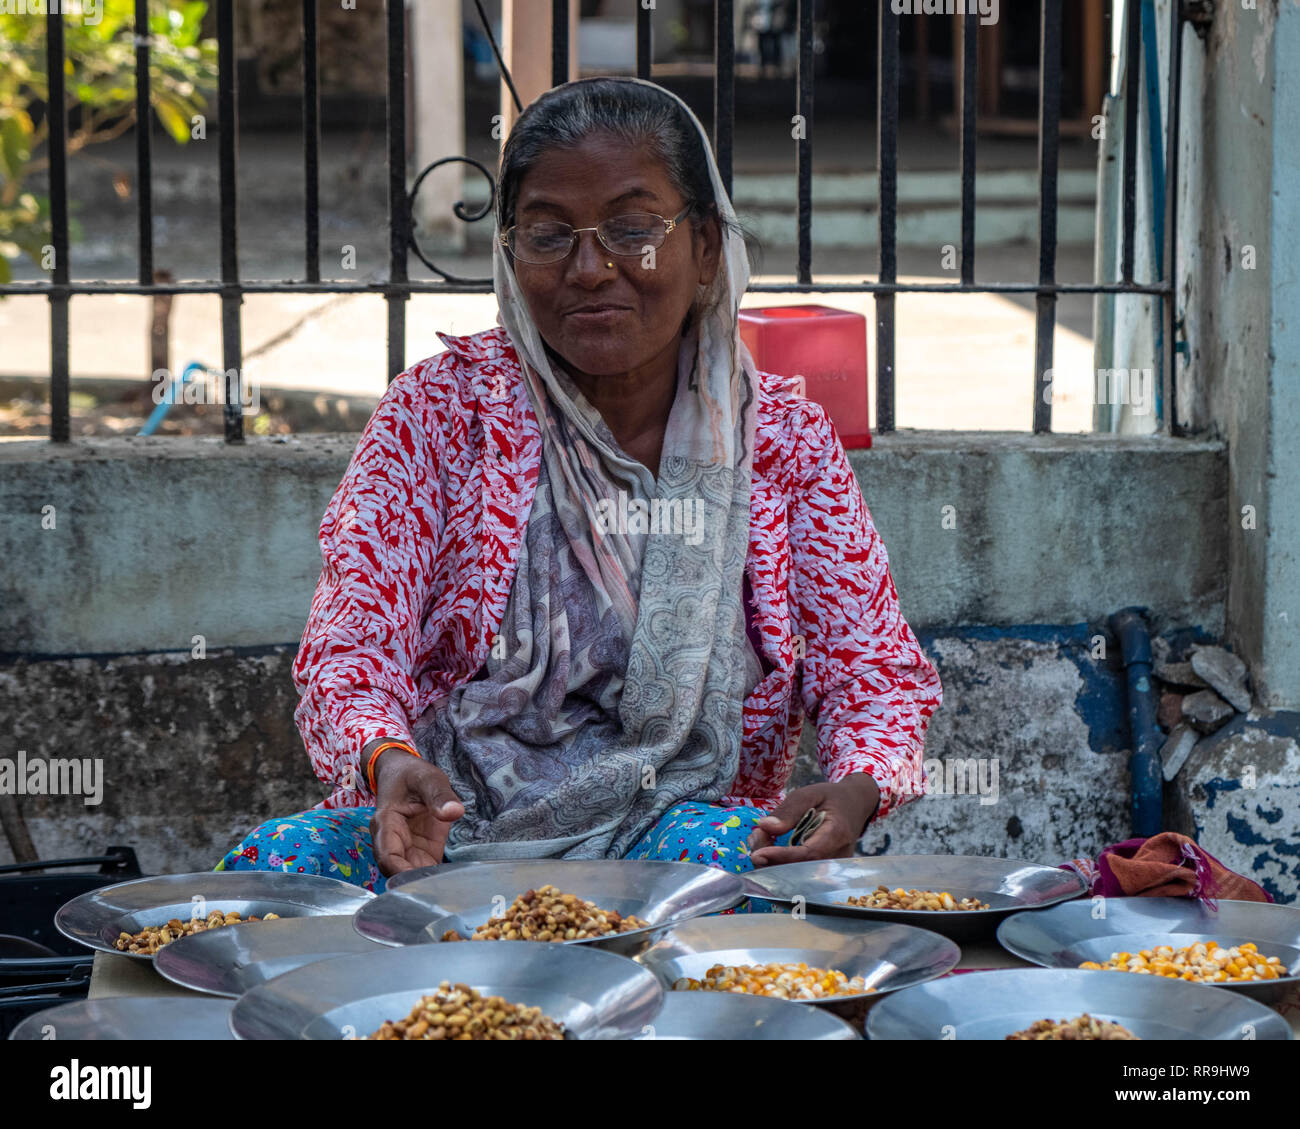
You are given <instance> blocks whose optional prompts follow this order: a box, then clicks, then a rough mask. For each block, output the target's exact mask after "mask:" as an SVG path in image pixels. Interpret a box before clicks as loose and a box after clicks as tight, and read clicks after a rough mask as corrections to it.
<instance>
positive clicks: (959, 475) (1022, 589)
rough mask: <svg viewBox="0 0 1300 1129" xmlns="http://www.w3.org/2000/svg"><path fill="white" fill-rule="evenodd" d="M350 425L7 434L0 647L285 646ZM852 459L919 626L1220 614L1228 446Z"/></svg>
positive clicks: (1117, 442) (0, 526) (982, 436)
mask: <svg viewBox="0 0 1300 1129" xmlns="http://www.w3.org/2000/svg"><path fill="white" fill-rule="evenodd" d="M355 442H356V436H351V435H349V436H307V437H303V438H288V439H287V441H284V442H280V441H277V440H274V439H250V440H249V441H248V443H247V444H245V445H243V446H227V445H225V444H223V443H222V442H221V441H220V440H217V439H212V440H208V439H193V440H183V441H181V440H172V439H156V440H155V439H105V440H85V441H80V442H78V443H77V444H75V445H74V446H72V447H70V448H69V449H67V450H62V451H56V450H53V449H52V448H51V447H50V446H49V445H48V444H46V443H43V442H39V441H30V442H28V441H23V442H14V443H7V444H2V445H0V561H3V562H5V563H4V566H3V568H2V569H0V654H9V655H88V654H122V653H132V652H139V653H147V652H157V651H189V650H190V649H191V647H192V646H193V645H194V638H195V636H202V638H203V644H204V645H205V646H206V647H207V648H209V649H217V648H222V647H267V646H274V645H281V644H295V643H296V642H297V641H298V638H299V637H300V635H301V634H302V627H303V622H304V620H305V618H306V614H307V607H308V603H309V601H310V598H311V592H312V588H313V586H314V584H315V581H316V577H317V576H318V575H319V571H320V556H319V551H318V549H317V546H316V542H315V535H316V527H317V525H318V523H319V520H320V516H321V514H322V512H323V511H324V509H325V505H326V503H327V501H328V500H329V497H330V495H331V493H332V492H333V490H334V489H335V487H336V486H337V484H338V481H339V479H340V478H341V477H342V475H343V472H344V469H345V468H346V465H347V461H348V458H349V456H350V453H351V450H352V447H353V446H354V444H355ZM853 462H854V466H855V468H856V470H857V473H858V477H859V480H860V482H861V484H862V490H863V494H864V496H865V497H866V500H867V504H868V506H869V507H870V508H871V511H872V514H873V516H874V517H875V520H876V522H877V525H878V526H879V528H880V530H881V533H882V535H883V536H884V539H885V544H886V546H887V547H888V550H889V554H890V560H891V562H892V567H893V570H894V576H895V581H896V583H897V585H898V589H899V592H900V596H901V599H902V604H903V610H904V613H905V614H906V615H907V617H908V619H909V621H910V622H911V623H912V624H913V625H914V626H916V627H917V628H930V627H934V628H939V627H950V626H952V625H954V624H961V625H972V624H1002V625H1012V624H1024V623H1046V624H1072V623H1079V622H1084V621H1088V620H1091V619H1096V618H1098V617H1102V616H1105V615H1106V614H1108V613H1110V612H1112V611H1114V610H1116V609H1118V608H1120V607H1123V606H1126V605H1129V604H1139V605H1145V606H1147V607H1149V608H1151V610H1152V612H1153V614H1154V615H1155V616H1156V626H1157V628H1158V629H1159V628H1160V627H1161V625H1162V624H1165V623H1169V624H1173V625H1197V626H1200V627H1202V628H1204V629H1205V630H1206V631H1208V632H1210V633H1211V634H1217V633H1218V632H1219V631H1220V630H1221V628H1222V623H1223V600H1224V590H1223V575H1224V571H1225V564H1226V560H1225V556H1224V538H1223V525H1224V521H1225V520H1226V515H1225V510H1224V507H1225V501H1224V499H1225V496H1226V491H1227V481H1226V475H1225V462H1226V459H1225V453H1224V450H1223V447H1222V445H1220V444H1217V443H1210V442H1201V441H1185V440H1167V439H1159V438H1138V437H1121V436H1084V437H1079V436H1031V435H1001V434H990V433H983V432H977V433H969V434H962V433H952V432H944V433H908V432H899V433H895V434H894V435H891V436H888V437H885V438H882V439H879V440H878V441H877V444H876V446H875V448H873V449H872V450H870V451H862V452H855V453H854V454H853ZM48 507H52V509H49V508H48ZM51 526H52V527H51Z"/></svg>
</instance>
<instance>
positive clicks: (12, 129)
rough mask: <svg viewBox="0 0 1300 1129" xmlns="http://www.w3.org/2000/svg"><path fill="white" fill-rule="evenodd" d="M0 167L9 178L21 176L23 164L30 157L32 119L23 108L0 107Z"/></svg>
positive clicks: (16, 178)
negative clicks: (9, 109) (6, 109)
mask: <svg viewBox="0 0 1300 1129" xmlns="http://www.w3.org/2000/svg"><path fill="white" fill-rule="evenodd" d="M0 114H3V115H4V116H3V117H0V168H2V169H3V170H4V174H5V177H6V178H7V179H9V180H20V179H21V178H22V172H23V165H25V164H26V163H27V162H28V161H29V160H31V157H32V149H31V134H32V119H31V118H30V117H28V116H27V114H26V112H25V111H23V110H12V111H9V112H7V113H6V112H5V111H4V110H3V109H0Z"/></svg>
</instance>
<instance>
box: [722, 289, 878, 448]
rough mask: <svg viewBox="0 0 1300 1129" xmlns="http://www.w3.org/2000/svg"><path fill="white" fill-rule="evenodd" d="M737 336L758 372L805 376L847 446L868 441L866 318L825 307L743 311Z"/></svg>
mask: <svg viewBox="0 0 1300 1129" xmlns="http://www.w3.org/2000/svg"><path fill="white" fill-rule="evenodd" d="M740 339H741V340H742V341H743V342H744V343H745V346H746V348H748V349H749V351H750V353H751V354H752V355H753V358H754V364H756V365H757V366H758V368H759V371H760V372H773V373H776V374H777V375H778V376H801V377H803V380H804V389H805V391H804V395H806V396H807V397H808V399H810V400H816V401H817V403H819V404H821V406H822V407H824V408H825V409H826V411H827V414H828V415H829V416H830V417H831V422H832V423H833V424H834V425H835V430H836V431H837V432H838V433H839V436H840V442H841V443H843V444H844V446H845V447H870V446H871V412H870V408H869V406H868V394H867V319H866V318H864V317H863V316H862V315H861V314H855V313H853V312H852V311H850V310H835V309H831V308H830V307H829V306H769V307H766V308H764V309H752V310H741V311H740Z"/></svg>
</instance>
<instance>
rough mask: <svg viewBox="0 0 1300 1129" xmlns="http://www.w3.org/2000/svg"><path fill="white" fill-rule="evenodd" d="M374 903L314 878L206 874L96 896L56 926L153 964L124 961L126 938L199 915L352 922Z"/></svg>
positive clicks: (357, 890) (353, 889) (137, 883)
mask: <svg viewBox="0 0 1300 1129" xmlns="http://www.w3.org/2000/svg"><path fill="white" fill-rule="evenodd" d="M373 898H374V894H372V893H370V891H369V890H363V889H362V888H361V887H360V886H352V885H350V884H349V883H347V882H342V881H340V880H339V879H337V878H321V877H319V876H317V875H314V874H283V873H279V872H277V871H260V870H249V871H242V870H241V871H233V872H229V873H227V872H225V871H221V872H213V871H201V872H200V873H198V874H165V875H160V876H158V877H155V878H137V879H135V880H134V881H131V882H119V883H117V885H115V886H103V887H101V888H100V889H98V890H91V891H90V892H88V893H85V894H82V895H81V896H80V897H77V898H73V899H72V901H70V902H68V903H67V904H66V905H64V906H63V907H62V908H61V909H60V910H59V912H58V913H57V914H55V915H54V924H55V925H56V926H57V927H58V930H59V932H60V933H62V934H63V935H64V936H65V937H71V938H72V940H74V941H80V942H81V943H82V944H83V945H88V946H89V947H90V948H92V949H99V950H101V951H102V952H106V953H116V954H117V955H119V956H129V957H133V958H134V959H136V960H147V961H152V960H153V959H154V958H153V957H151V956H147V955H142V954H139V953H119V952H118V950H117V949H116V948H115V947H114V942H115V941H116V940H117V938H118V935H119V934H121V933H138V932H139V931H140V930H141V929H144V928H145V927H146V926H151V925H162V924H164V923H165V922H167V921H168V920H170V919H171V918H173V917H179V918H180V919H181V920H182V921H186V920H188V919H189V918H190V917H191V915H192V914H194V913H196V912H197V913H198V914H199V916H202V917H206V916H207V915H208V914H209V913H211V912H212V911H213V910H214V909H219V910H221V911H223V912H234V913H238V914H239V915H240V916H241V917H249V916H256V917H264V916H265V915H266V914H268V913H276V914H279V915H280V916H281V917H309V916H319V915H322V914H346V915H351V914H353V913H355V912H356V911H357V909H358V908H359V907H360V906H362V905H364V904H365V903H366V902H368V901H371V900H372V899H373ZM257 924H260V923H257Z"/></svg>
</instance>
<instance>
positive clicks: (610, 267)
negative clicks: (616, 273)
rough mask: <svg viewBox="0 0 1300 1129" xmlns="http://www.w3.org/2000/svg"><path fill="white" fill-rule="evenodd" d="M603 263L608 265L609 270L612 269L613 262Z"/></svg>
mask: <svg viewBox="0 0 1300 1129" xmlns="http://www.w3.org/2000/svg"><path fill="white" fill-rule="evenodd" d="M605 265H606V266H607V267H609V269H610V270H613V269H614V264H613V263H606V264H605Z"/></svg>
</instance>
